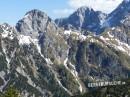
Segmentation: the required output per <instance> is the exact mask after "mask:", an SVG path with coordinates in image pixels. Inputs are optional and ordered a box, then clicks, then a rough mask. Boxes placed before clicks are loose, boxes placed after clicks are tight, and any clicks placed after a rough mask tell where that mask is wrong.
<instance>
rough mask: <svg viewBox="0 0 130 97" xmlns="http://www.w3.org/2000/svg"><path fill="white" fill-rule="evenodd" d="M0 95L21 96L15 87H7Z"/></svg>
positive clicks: (1, 96)
mask: <svg viewBox="0 0 130 97" xmlns="http://www.w3.org/2000/svg"><path fill="white" fill-rule="evenodd" d="M0 97H21V96H20V94H19V92H18V91H17V89H15V88H14V87H9V88H8V89H7V90H6V91H5V92H4V93H0Z"/></svg>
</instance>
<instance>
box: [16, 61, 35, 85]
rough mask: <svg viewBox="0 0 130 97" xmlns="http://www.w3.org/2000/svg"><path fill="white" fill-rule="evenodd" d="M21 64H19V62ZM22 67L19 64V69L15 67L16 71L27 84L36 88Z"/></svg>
mask: <svg viewBox="0 0 130 97" xmlns="http://www.w3.org/2000/svg"><path fill="white" fill-rule="evenodd" d="M20 63H21V62H20ZM23 68H24V66H23V65H22V64H21V67H17V68H16V71H17V72H18V73H19V74H21V75H22V76H24V77H26V78H27V79H28V81H27V83H28V84H29V85H31V86H33V87H36V85H35V83H34V82H33V81H32V79H31V78H30V76H29V75H28V74H27V73H26V72H25V71H24V70H23Z"/></svg>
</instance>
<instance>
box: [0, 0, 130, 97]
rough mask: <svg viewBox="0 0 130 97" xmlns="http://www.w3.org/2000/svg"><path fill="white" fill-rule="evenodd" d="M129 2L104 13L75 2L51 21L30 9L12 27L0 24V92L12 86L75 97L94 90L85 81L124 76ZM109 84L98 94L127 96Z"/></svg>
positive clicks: (29, 95) (26, 92)
mask: <svg viewBox="0 0 130 97" xmlns="http://www.w3.org/2000/svg"><path fill="white" fill-rule="evenodd" d="M129 3H130V2H129V0H125V1H123V2H122V3H121V4H120V5H119V6H118V8H116V9H115V10H114V11H113V12H112V13H110V14H108V15H106V14H104V13H102V12H100V11H94V10H93V9H92V8H88V7H81V8H79V9H78V10H77V11H75V12H74V13H73V14H72V15H70V16H69V17H68V18H64V19H56V20H55V21H53V20H52V19H51V18H50V17H49V16H48V15H47V14H46V13H44V12H42V11H40V10H37V9H34V10H31V11H29V12H27V13H26V14H25V16H24V17H23V18H22V19H21V20H19V21H18V23H17V24H16V26H14V27H12V26H10V25H9V24H7V23H4V24H1V25H0V94H1V95H2V94H3V93H4V92H5V91H6V90H7V89H8V87H10V86H13V87H15V88H16V89H17V90H18V91H19V94H20V95H21V96H22V97H71V96H74V97H77V95H82V94H86V95H89V93H91V90H92V91H93V90H95V88H94V89H91V88H89V87H88V83H93V82H105V81H120V80H126V79H129V78H130V26H129V17H130V14H129V9H130V4H129ZM119 14H120V15H119ZM97 33H98V34H97ZM128 82H129V81H128ZM128 86H129V85H128ZM111 89H113V88H109V89H107V88H105V87H102V88H100V89H99V93H101V92H100V91H104V92H102V93H104V94H105V96H106V97H108V96H111V97H126V96H127V95H126V92H125V91H123V93H122V94H121V95H122V96H112V95H113V94H110V93H111V92H112V91H111ZM122 89H123V90H126V89H127V90H129V87H127V88H126V89H124V88H122ZM119 90H120V89H119ZM105 91H106V92H105ZM107 91H109V92H107ZM120 91H121V90H120ZM128 92H129V91H128ZM114 93H116V92H114ZM92 94H93V93H92ZM92 94H90V95H91V97H104V96H101V95H104V94H100V96H92ZM93 95H94V94H93ZM86 97H90V96H86ZM128 97H129V96H128Z"/></svg>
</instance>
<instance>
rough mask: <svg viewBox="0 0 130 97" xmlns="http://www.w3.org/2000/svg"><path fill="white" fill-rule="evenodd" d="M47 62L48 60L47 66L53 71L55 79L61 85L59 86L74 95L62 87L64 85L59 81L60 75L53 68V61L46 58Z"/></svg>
mask: <svg viewBox="0 0 130 97" xmlns="http://www.w3.org/2000/svg"><path fill="white" fill-rule="evenodd" d="M45 60H46V62H47V64H48V65H47V66H48V67H49V68H50V69H51V71H52V73H53V74H54V77H55V79H56V81H57V82H58V84H59V86H60V87H62V88H63V89H64V90H65V91H66V92H67V93H68V94H70V95H72V93H71V92H70V91H69V90H68V89H67V88H65V87H64V86H63V85H62V83H61V81H60V80H59V79H58V76H57V75H58V74H57V72H55V71H54V70H53V68H52V66H51V65H52V64H53V63H52V62H51V60H50V59H49V58H45Z"/></svg>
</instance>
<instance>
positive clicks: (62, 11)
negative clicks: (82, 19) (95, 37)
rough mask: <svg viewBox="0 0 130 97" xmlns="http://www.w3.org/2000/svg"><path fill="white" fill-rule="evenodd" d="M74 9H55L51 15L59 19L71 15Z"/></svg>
mask: <svg viewBox="0 0 130 97" xmlns="http://www.w3.org/2000/svg"><path fill="white" fill-rule="evenodd" d="M73 11H74V9H71V8H65V9H55V10H53V13H54V14H55V15H57V16H60V17H66V16H68V15H69V14H71V13H73Z"/></svg>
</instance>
